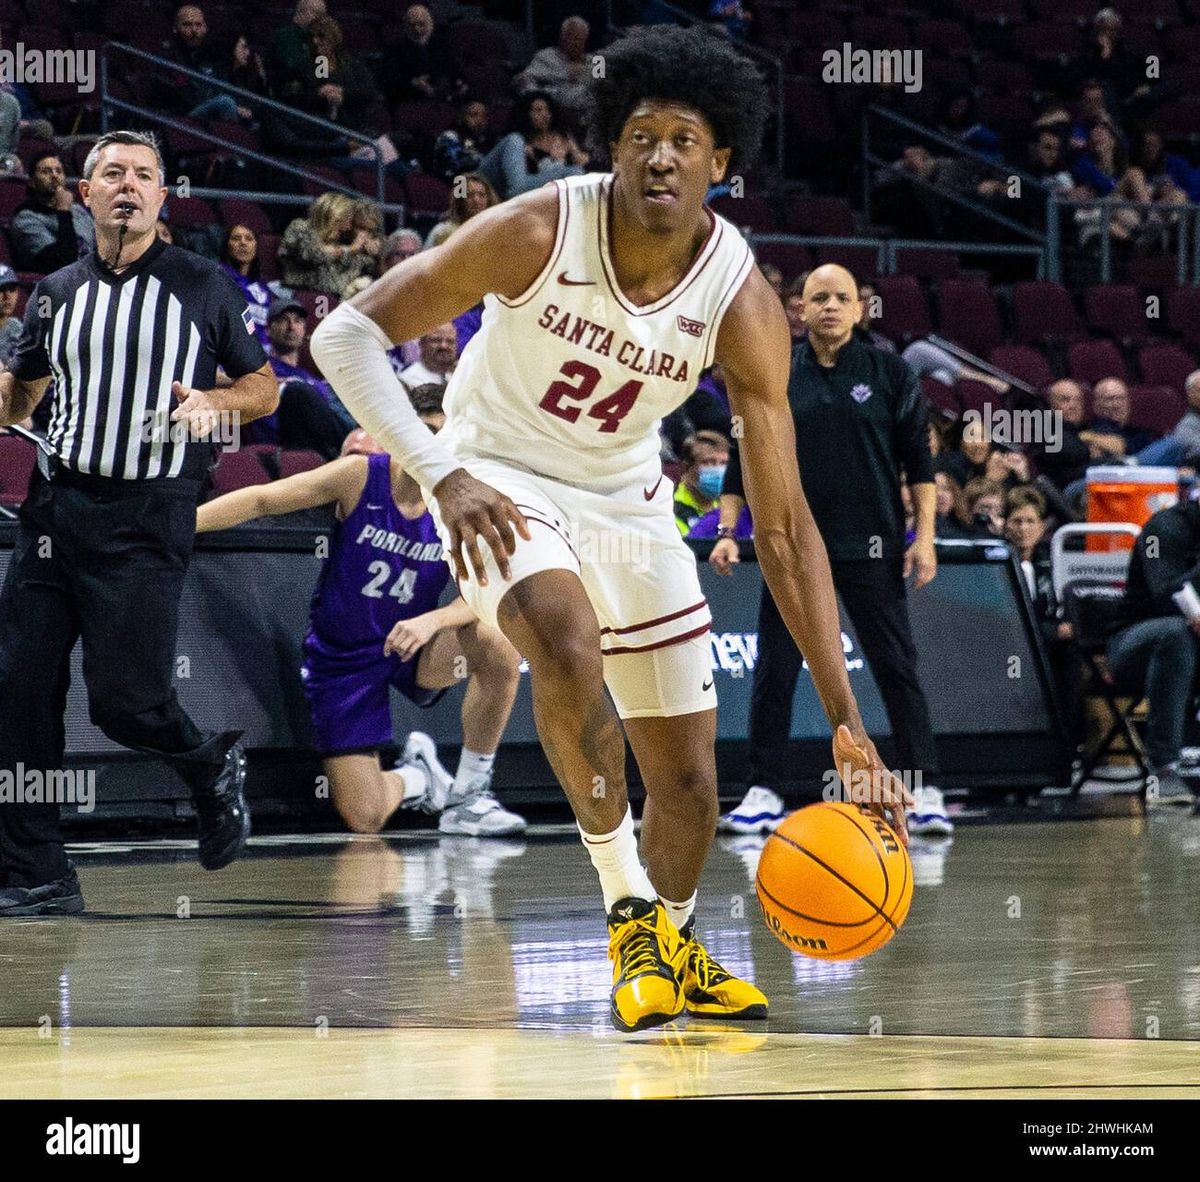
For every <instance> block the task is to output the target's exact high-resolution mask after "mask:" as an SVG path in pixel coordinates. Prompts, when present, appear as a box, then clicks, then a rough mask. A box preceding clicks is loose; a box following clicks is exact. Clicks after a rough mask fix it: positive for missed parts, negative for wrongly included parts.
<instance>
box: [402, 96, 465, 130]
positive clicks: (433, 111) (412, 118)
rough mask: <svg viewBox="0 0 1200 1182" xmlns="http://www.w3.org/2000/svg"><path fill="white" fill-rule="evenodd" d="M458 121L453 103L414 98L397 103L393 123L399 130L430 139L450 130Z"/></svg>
mask: <svg viewBox="0 0 1200 1182" xmlns="http://www.w3.org/2000/svg"><path fill="white" fill-rule="evenodd" d="M457 122H458V111H457V110H456V109H455V106H454V104H453V103H443V102H439V101H438V100H437V99H413V100H412V101H411V102H404V103H397V104H396V107H395V109H394V110H393V111H392V124H393V126H394V127H395V129H396V130H397V131H409V132H412V133H413V134H414V135H424V136H428V137H429V138H430V139H433V138H434V137H436V136H438V135H440V134H441V133H442V132H443V131H448V130H449V129H450V128H452V127H453V126H454V125H455V123H457Z"/></svg>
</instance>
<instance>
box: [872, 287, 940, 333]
mask: <svg viewBox="0 0 1200 1182" xmlns="http://www.w3.org/2000/svg"><path fill="white" fill-rule="evenodd" d="M876 287H877V289H878V291H879V298H880V302H881V304H882V315H881V316H880V318H879V327H880V329H881V330H882V331H883V332H885V333H887V335H888V336H889V337H891V338H892V340H893V341H895V342H896V343H897V344H898V345H907V344H909V343H910V342H911V341H914V340H916V339H917V338H918V337H927V336H928V335H929V334H930V333H931V332H932V331H933V321H932V319H931V318H930V315H929V302H928V301H927V300H926V298H925V291H924V289H923V288H922V287H921V285H920V283H918V282H917V281H916V279H914V278H913V277H912V276H911V275H882V276H880V278H879V279H878V280H877V281H876Z"/></svg>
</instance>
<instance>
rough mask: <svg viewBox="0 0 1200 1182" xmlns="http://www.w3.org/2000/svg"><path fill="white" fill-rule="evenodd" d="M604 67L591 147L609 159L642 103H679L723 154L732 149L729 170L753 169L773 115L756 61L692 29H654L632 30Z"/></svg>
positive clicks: (596, 86)
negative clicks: (699, 119)
mask: <svg viewBox="0 0 1200 1182" xmlns="http://www.w3.org/2000/svg"><path fill="white" fill-rule="evenodd" d="M596 56H597V57H598V58H599V62H600V64H601V66H602V69H601V70H598V71H595V73H596V74H599V75H600V76H599V77H593V80H592V84H591V110H590V118H589V120H588V123H589V132H590V137H589V139H590V142H589V146H590V148H591V150H592V151H593V152H594V153H595V155H596V156H597V157H598V158H602V159H607V158H608V152H609V145H610V144H612V143H615V142H616V141H617V140H619V139H620V138H621V130H622V128H624V126H625V123H626V120H628V118H629V116H630V114H632V112H633V110H634V108H635V107H637V105H638V103H640V102H642V101H643V100H645V99H659V100H660V101H662V102H671V103H679V104H681V105H683V106H687V107H691V108H693V109H694V110H697V111H699V112H700V113H701V114H702V115H703V116H704V118H705V120H706V121H707V122H708V125H709V126H710V127H711V128H712V131H713V137H714V139H715V140H716V146H717V147H718V148H732V149H733V151H732V154H731V156H730V162H729V163H730V168H737V169H743V170H744V169H747V168H749V167H750V166H751V165H753V163H754V160H755V158H756V157H757V155H758V151H759V148H760V146H761V144H762V137H763V127H764V126H765V124H766V121H767V115H768V111H769V107H768V103H767V87H766V83H765V82H764V81H763V77H762V75H761V74H760V73H759V72H758V69H757V67H756V66H755V65H754V63H753V62H752V61H750V59H749V58H747V57H745V56H743V55H742V54H741V53H739V52H738V51H737V49H736V48H734V46H733V45H732V44H731V43H730V42H729V41H727V40H725V39H724V38H722V37H721V36H720V35H719V34H717V33H714V32H712V31H711V30H709V29H707V28H704V27H703V26H693V27H691V28H687V29H684V28H679V27H678V26H676V25H650V26H648V27H645V28H637V29H634V30H632V31H631V32H630V33H629V34H628V35H626V36H625V37H623V38H621V40H619V41H614V42H613V43H612V44H611V45H609V46H608V47H607V48H605V49H602V50H600V51H599V53H598V54H597V55H596Z"/></svg>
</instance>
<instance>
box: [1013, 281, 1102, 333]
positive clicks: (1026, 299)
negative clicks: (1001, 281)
mask: <svg viewBox="0 0 1200 1182" xmlns="http://www.w3.org/2000/svg"><path fill="white" fill-rule="evenodd" d="M1013 317H1014V321H1015V324H1014V327H1015V328H1016V337H1017V340H1018V341H1019V342H1020V343H1021V344H1023V345H1041V344H1047V343H1050V342H1053V341H1077V340H1079V339H1080V338H1082V337H1084V336H1086V335H1087V334H1086V333H1085V332H1084V329H1083V325H1082V323H1080V320H1079V314H1078V313H1077V312H1076V311H1075V303H1074V301H1073V300H1072V299H1071V293H1070V292H1069V291H1067V289H1066V288H1065V287H1063V285H1062V284H1061V283H1053V282H1051V281H1050V280H1048V279H1036V280H1032V281H1030V282H1028V283H1014V284H1013Z"/></svg>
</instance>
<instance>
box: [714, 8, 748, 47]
mask: <svg viewBox="0 0 1200 1182" xmlns="http://www.w3.org/2000/svg"><path fill="white" fill-rule="evenodd" d="M708 19H709V20H710V21H711V22H713V27H714V28H716V29H717V30H719V31H721V32H724V33H727V34H728V35H729V36H730V37H732V38H733V39H734V40H735V41H744V40H745V39H746V37H747V36H749V33H750V23H751V21H753V20H754V13H753V12H751V11H750V9H749V8H747V7H746V5H745V4H744V3H742V0H710V3H709V5H708Z"/></svg>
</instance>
